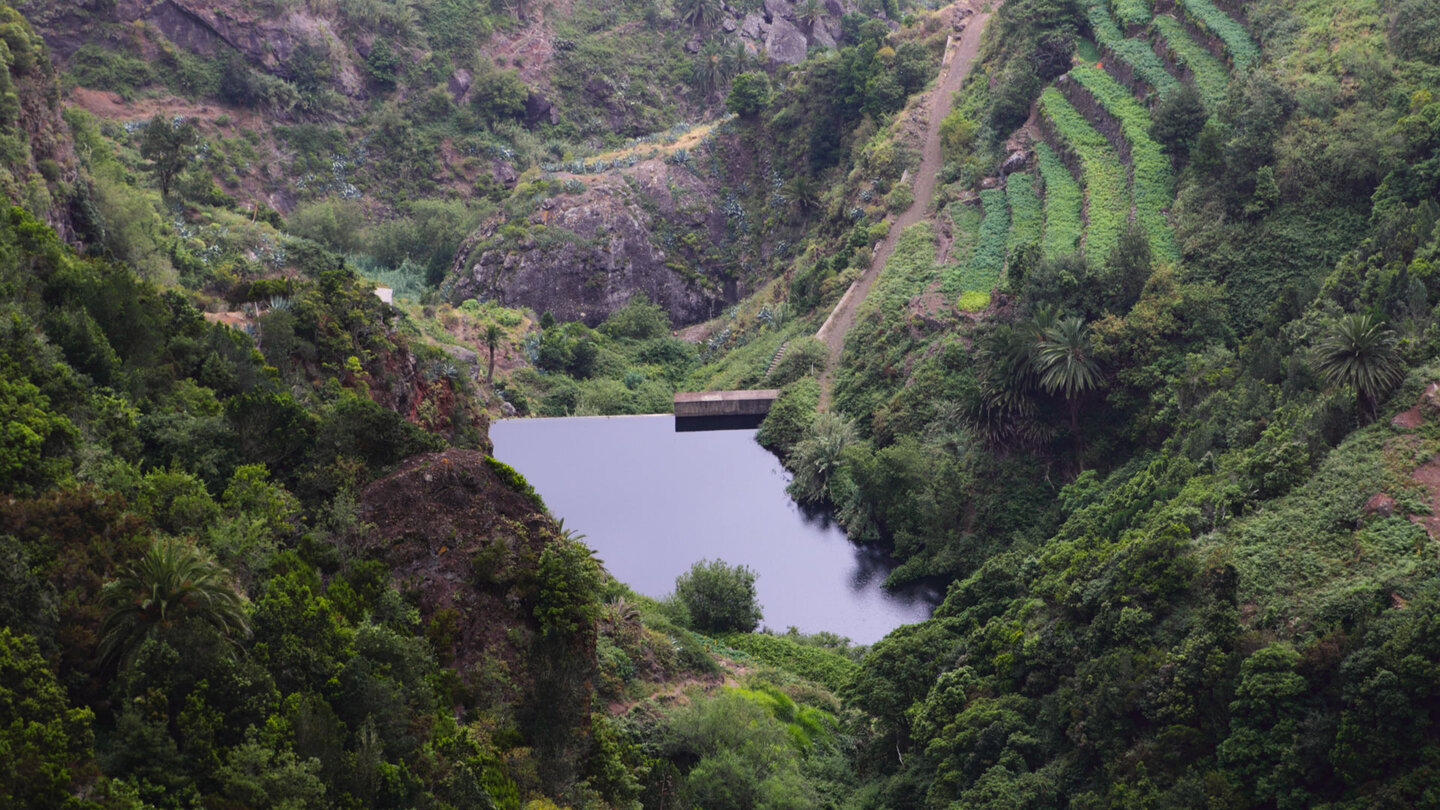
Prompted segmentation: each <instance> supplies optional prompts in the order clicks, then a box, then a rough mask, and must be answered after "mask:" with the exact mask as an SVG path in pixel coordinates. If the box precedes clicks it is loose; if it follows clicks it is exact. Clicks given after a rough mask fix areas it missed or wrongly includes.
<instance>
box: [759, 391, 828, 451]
mask: <svg viewBox="0 0 1440 810" xmlns="http://www.w3.org/2000/svg"><path fill="white" fill-rule="evenodd" d="M819 404H820V383H819V382H817V381H816V380H815V378H813V377H804V378H802V379H799V380H797V381H795V382H793V383H790V384H789V385H787V386H785V387H784V388H783V389H781V390H780V396H779V397H777V398H776V399H775V402H774V403H773V404H771V406H770V412H769V413H768V414H766V415H765V421H763V422H761V423H760V430H759V432H757V433H756V434H755V441H757V442H759V443H760V446H761V447H764V448H765V449H766V450H769V451H770V452H772V453H774V454H776V455H778V456H780V457H781V458H782V459H783V458H786V457H788V456H789V455H790V450H791V449H792V448H794V446H795V445H796V444H797V443H798V442H799V441H800V440H801V439H803V438H805V436H806V434H807V433H808V432H809V430H810V423H811V422H812V421H814V420H815V409H816V407H818V406H819Z"/></svg>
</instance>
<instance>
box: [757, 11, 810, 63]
mask: <svg viewBox="0 0 1440 810" xmlns="http://www.w3.org/2000/svg"><path fill="white" fill-rule="evenodd" d="M809 49H810V41H809V40H808V39H806V38H805V32H804V31H801V30H800V29H799V28H797V27H796V26H795V24H794V23H792V22H790V21H789V20H784V19H780V18H778V17H777V18H776V19H775V22H774V24H772V25H771V26H770V35H769V36H767V37H766V38H765V52H766V53H767V54H768V55H769V56H770V61H771V62H775V63H784V64H787V65H798V64H800V63H801V62H803V61H805V53H806V52H807V51H808V50H809Z"/></svg>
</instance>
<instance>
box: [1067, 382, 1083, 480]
mask: <svg viewBox="0 0 1440 810" xmlns="http://www.w3.org/2000/svg"><path fill="white" fill-rule="evenodd" d="M1070 441H1072V442H1074V443H1075V469H1076V471H1077V472H1085V462H1084V461H1083V460H1082V459H1081V458H1080V398H1079V397H1075V398H1074V399H1071V400H1070Z"/></svg>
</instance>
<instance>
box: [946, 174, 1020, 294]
mask: <svg viewBox="0 0 1440 810" xmlns="http://www.w3.org/2000/svg"><path fill="white" fill-rule="evenodd" d="M980 207H981V208H983V209H984V210H985V219H984V220H983V221H981V223H980V238H979V240H977V241H976V243H975V253H974V254H972V255H971V256H970V262H969V263H968V264H967V265H965V268H964V270H962V271H961V272H960V273H959V274H957V275H956V276H955V279H954V280H955V283H956V285H957V286H958V287H959V292H960V293H961V296H960V298H961V301H960V304H961V308H962V309H967V310H971V311H977V310H981V309H984V308H985V307H987V306H989V305H990V291H991V290H993V289H995V283H996V282H998V281H999V280H1000V271H1001V270H1004V269H1005V240H1006V238H1007V237H1008V236H1009V234H1010V207H1009V205H1007V204H1006V202H1005V191H1004V190H1003V189H998V188H988V189H985V190H984V191H982V192H980ZM976 293H978V294H979V295H976ZM981 295H983V296H984V300H983V301H981V300H980V296H981Z"/></svg>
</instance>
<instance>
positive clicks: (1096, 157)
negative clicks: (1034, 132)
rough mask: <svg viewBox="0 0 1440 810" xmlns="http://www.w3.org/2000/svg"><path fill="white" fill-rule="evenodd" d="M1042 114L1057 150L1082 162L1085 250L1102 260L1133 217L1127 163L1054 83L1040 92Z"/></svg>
mask: <svg viewBox="0 0 1440 810" xmlns="http://www.w3.org/2000/svg"><path fill="white" fill-rule="evenodd" d="M1040 114H1041V116H1042V117H1043V118H1044V119H1045V120H1046V121H1047V122H1048V123H1049V128H1050V131H1051V132H1053V133H1054V136H1055V138H1056V139H1057V140H1058V143H1057V144H1055V146H1056V147H1057V149H1058V150H1064V151H1067V152H1069V153H1070V154H1072V155H1074V156H1075V158H1076V159H1077V160H1078V161H1079V163H1080V182H1081V184H1082V186H1083V187H1084V189H1085V219H1086V223H1085V243H1084V244H1085V253H1086V255H1088V256H1090V257H1091V258H1092V259H1094V260H1096V261H1103V260H1104V259H1105V257H1107V256H1109V255H1110V251H1111V250H1113V249H1114V248H1115V245H1116V244H1118V243H1119V241H1120V234H1121V232H1122V231H1124V230H1125V225H1126V223H1127V221H1128V220H1129V218H1130V195H1129V193H1128V190H1127V188H1126V186H1127V183H1126V171H1125V166H1124V164H1122V163H1121V162H1120V156H1119V154H1118V153H1117V152H1116V151H1115V148H1114V147H1113V146H1111V144H1110V141H1109V140H1107V139H1106V137H1105V136H1104V135H1101V134H1100V131H1099V130H1097V129H1095V127H1093V126H1091V124H1090V122H1089V121H1088V120H1086V118H1085V116H1084V115H1081V114H1080V111H1079V110H1077V109H1075V107H1074V106H1073V105H1071V104H1070V102H1069V101H1066V100H1065V96H1064V95H1063V94H1061V92H1060V91H1059V90H1057V89H1055V88H1054V87H1047V88H1045V90H1044V92H1042V93H1041V94H1040Z"/></svg>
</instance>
